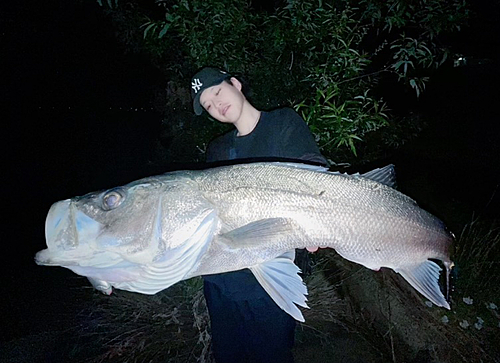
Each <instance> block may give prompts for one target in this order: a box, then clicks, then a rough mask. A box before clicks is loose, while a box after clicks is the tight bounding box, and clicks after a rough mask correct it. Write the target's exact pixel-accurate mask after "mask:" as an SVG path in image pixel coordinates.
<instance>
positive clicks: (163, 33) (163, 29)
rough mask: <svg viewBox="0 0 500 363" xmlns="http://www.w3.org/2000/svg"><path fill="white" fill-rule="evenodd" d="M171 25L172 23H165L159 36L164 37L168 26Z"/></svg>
mask: <svg viewBox="0 0 500 363" xmlns="http://www.w3.org/2000/svg"><path fill="white" fill-rule="evenodd" d="M169 27H170V23H165V25H164V26H163V28H162V30H161V31H160V34H158V38H160V39H161V38H163V36H164V35H165V34H167V31H168V28H169Z"/></svg>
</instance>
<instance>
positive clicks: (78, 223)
mask: <svg viewBox="0 0 500 363" xmlns="http://www.w3.org/2000/svg"><path fill="white" fill-rule="evenodd" d="M101 227H102V224H100V223H99V222H97V221H95V220H93V219H92V218H90V217H89V216H87V215H86V214H85V213H83V212H81V211H80V210H78V208H76V207H75V205H74V202H73V201H72V200H71V199H66V200H63V201H60V202H57V203H54V204H53V205H52V206H51V207H50V209H49V213H48V214H47V218H46V220H45V239H46V242H47V249H45V250H42V251H40V252H38V253H37V254H36V256H35V261H36V263H37V264H39V265H45V266H59V265H65V266H71V265H76V264H77V263H76V261H77V260H78V259H79V258H81V257H82V256H83V255H85V254H87V253H89V252H90V251H89V246H88V243H84V242H87V241H92V240H94V239H95V237H96V236H97V235H98V234H99V231H100V229H101Z"/></svg>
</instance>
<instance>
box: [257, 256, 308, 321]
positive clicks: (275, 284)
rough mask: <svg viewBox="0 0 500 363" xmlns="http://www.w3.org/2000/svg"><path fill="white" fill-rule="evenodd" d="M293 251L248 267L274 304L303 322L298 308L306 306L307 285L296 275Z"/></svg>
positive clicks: (296, 269) (297, 269)
mask: <svg viewBox="0 0 500 363" xmlns="http://www.w3.org/2000/svg"><path fill="white" fill-rule="evenodd" d="M293 256H294V253H293V251H292V252H288V253H286V254H284V255H282V256H280V257H277V258H275V259H273V260H271V261H268V262H265V263H262V264H260V265H257V266H253V267H250V270H251V271H252V272H253V274H254V275H255V278H256V279H257V281H258V282H259V283H260V284H261V285H262V287H263V288H264V290H265V291H266V292H267V293H268V294H269V296H271V298H272V299H273V300H274V302H276V304H277V305H278V306H279V307H280V308H281V309H283V310H284V311H285V312H287V313H288V314H290V315H291V316H292V317H293V318H294V319H296V320H298V321H301V322H303V321H304V316H303V315H302V313H301V311H300V310H299V308H298V307H297V306H296V304H297V305H299V306H302V307H305V308H307V307H308V306H307V304H306V301H307V298H306V296H305V295H307V287H306V285H305V284H304V283H303V282H302V279H301V277H300V276H299V275H298V273H299V272H300V269H299V268H298V267H297V266H296V265H295V264H294V263H293Z"/></svg>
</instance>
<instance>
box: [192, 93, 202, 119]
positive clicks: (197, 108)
mask: <svg viewBox="0 0 500 363" xmlns="http://www.w3.org/2000/svg"><path fill="white" fill-rule="evenodd" d="M200 96H201V92H200V93H199V94H197V95H196V96H195V97H194V100H193V109H194V113H195V115H196V116H200V115H201V114H202V113H203V110H204V109H203V106H202V105H201V104H200Z"/></svg>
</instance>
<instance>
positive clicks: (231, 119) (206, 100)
mask: <svg viewBox="0 0 500 363" xmlns="http://www.w3.org/2000/svg"><path fill="white" fill-rule="evenodd" d="M244 101H245V96H243V93H242V92H241V83H240V82H239V81H238V80H237V79H236V78H234V77H232V78H231V84H229V83H227V82H225V81H223V82H222V83H221V84H218V85H216V86H212V87H209V88H207V89H206V90H204V91H203V93H202V94H201V96H200V104H201V105H202V106H203V108H204V109H205V110H206V111H207V112H208V113H209V114H210V116H212V117H213V118H215V119H216V120H218V121H220V122H227V123H236V122H237V121H238V120H239V119H240V116H241V112H242V110H243V103H244Z"/></svg>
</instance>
